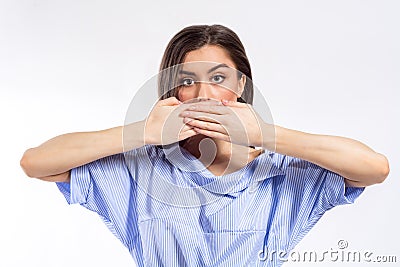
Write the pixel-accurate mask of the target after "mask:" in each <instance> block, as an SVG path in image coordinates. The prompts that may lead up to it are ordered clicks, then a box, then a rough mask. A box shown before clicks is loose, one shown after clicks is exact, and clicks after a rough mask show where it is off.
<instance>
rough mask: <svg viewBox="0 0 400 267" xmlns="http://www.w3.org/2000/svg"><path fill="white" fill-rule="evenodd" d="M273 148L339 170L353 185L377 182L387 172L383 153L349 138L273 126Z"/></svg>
mask: <svg viewBox="0 0 400 267" xmlns="http://www.w3.org/2000/svg"><path fill="white" fill-rule="evenodd" d="M275 150H276V152H277V153H280V154H285V155H289V156H293V157H297V158H301V159H304V160H307V161H310V162H312V163H314V164H317V165H319V166H321V167H323V168H326V169H328V170H330V171H333V172H335V173H338V174H339V175H341V176H343V177H345V178H347V181H346V182H347V184H349V185H352V186H368V185H371V184H376V183H380V182H382V181H383V180H384V179H385V178H386V177H387V175H388V173H389V164H388V161H387V159H386V157H385V156H383V155H382V154H379V153H376V152H375V151H373V150H372V149H371V148H369V147H368V146H366V145H364V144H363V143H361V142H359V141H356V140H352V139H349V138H344V137H338V136H328V135H316V134H309V133H304V132H300V131H295V130H290V129H286V128H283V127H279V126H276V127H275Z"/></svg>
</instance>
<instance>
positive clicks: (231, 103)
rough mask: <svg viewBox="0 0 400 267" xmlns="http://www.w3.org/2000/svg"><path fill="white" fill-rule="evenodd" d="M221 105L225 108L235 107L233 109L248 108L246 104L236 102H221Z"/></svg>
mask: <svg viewBox="0 0 400 267" xmlns="http://www.w3.org/2000/svg"><path fill="white" fill-rule="evenodd" d="M221 104H222V105H224V106H225V107H233V108H245V107H248V106H247V104H246V103H240V102H236V101H229V100H225V99H223V100H221Z"/></svg>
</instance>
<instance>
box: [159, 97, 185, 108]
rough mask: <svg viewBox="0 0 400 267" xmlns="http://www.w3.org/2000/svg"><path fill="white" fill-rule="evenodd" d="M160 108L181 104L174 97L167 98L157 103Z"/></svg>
mask: <svg viewBox="0 0 400 267" xmlns="http://www.w3.org/2000/svg"><path fill="white" fill-rule="evenodd" d="M158 104H159V105H160V106H176V105H180V104H182V102H181V101H179V100H178V99H177V98H176V97H174V96H172V97H168V98H166V99H163V100H160V101H159V102H158Z"/></svg>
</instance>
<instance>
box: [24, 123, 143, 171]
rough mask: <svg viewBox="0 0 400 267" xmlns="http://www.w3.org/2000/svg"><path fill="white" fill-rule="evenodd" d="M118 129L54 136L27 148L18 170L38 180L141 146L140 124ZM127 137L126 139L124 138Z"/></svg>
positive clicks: (141, 124) (141, 125)
mask: <svg viewBox="0 0 400 267" xmlns="http://www.w3.org/2000/svg"><path fill="white" fill-rule="evenodd" d="M125 127H130V128H129V133H137V134H130V135H129V136H126V138H124V140H123V132H126V131H127V128H125V130H124V127H122V126H120V127H115V128H110V129H106V130H101V131H96V132H79V133H69V134H64V135H60V136H57V137H55V138H52V139H50V140H49V141H47V142H45V143H43V144H42V145H40V146H38V147H35V148H30V149H28V150H27V151H26V152H25V153H24V155H23V156H22V159H21V167H22V168H23V170H24V171H25V173H26V174H27V175H28V176H30V177H36V178H42V177H49V176H53V175H58V174H62V173H65V172H68V171H69V170H71V169H72V168H75V167H78V166H81V165H84V164H86V163H89V162H92V161H94V160H97V159H100V158H103V157H106V156H110V155H113V154H118V153H121V152H123V151H127V150H131V149H134V148H136V147H140V146H142V145H143V144H144V143H143V137H142V134H140V133H143V130H142V129H143V128H142V127H143V123H142V122H138V123H134V124H131V125H129V126H125ZM128 137H129V138H128Z"/></svg>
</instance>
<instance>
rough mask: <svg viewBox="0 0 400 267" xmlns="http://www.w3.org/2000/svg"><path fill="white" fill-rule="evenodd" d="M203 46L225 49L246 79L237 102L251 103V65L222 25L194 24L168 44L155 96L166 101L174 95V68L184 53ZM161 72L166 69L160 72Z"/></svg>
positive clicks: (244, 52)
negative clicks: (215, 46)
mask: <svg viewBox="0 0 400 267" xmlns="http://www.w3.org/2000/svg"><path fill="white" fill-rule="evenodd" d="M205 45H217V46H220V47H222V48H224V49H225V50H226V51H227V52H228V55H229V56H230V57H231V59H232V61H233V62H234V63H235V65H236V69H237V70H238V71H240V72H241V73H242V74H243V75H245V76H246V84H245V87H244V90H243V93H242V95H241V97H240V98H238V101H239V102H244V103H248V104H252V103H253V83H252V75H251V68H250V63H249V60H248V58H247V55H246V51H245V49H244V46H243V44H242V42H241V41H240V39H239V37H238V36H237V35H236V33H235V32H233V31H232V30H231V29H229V28H227V27H225V26H222V25H193V26H189V27H186V28H184V29H182V30H181V31H180V32H178V33H177V34H176V35H175V36H174V37H173V38H172V39H171V41H170V42H169V43H168V45H167V48H166V49H165V52H164V55H163V58H162V60H161V64H160V76H159V84H158V95H159V97H160V99H165V98H168V97H171V96H176V95H177V88H176V86H175V84H174V80H175V78H174V77H175V74H176V72H177V69H176V68H175V67H174V66H177V65H179V64H182V63H183V61H184V59H185V56H186V54H187V53H189V52H191V51H193V50H196V49H199V48H201V47H203V46H205ZM163 70H167V71H165V72H163Z"/></svg>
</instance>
